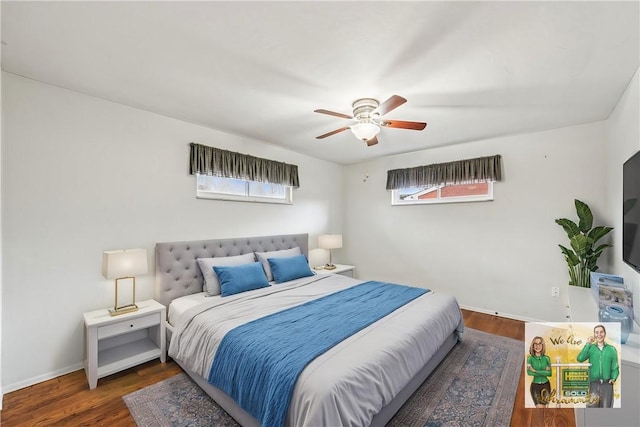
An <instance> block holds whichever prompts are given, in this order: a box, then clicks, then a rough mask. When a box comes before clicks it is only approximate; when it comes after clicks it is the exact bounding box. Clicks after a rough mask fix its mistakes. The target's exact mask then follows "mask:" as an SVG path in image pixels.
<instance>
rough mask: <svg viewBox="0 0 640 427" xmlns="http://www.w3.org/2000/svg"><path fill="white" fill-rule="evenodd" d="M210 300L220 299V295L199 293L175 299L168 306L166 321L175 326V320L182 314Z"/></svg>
mask: <svg viewBox="0 0 640 427" xmlns="http://www.w3.org/2000/svg"><path fill="white" fill-rule="evenodd" d="M211 298H221V297H220V295H215V296H208V294H207V293H206V292H200V293H197V294H191V295H186V296H183V297H180V298H176V299H174V300H173V301H171V304H169V312H168V314H167V321H168V322H169V324H171V325H175V324H176V323H175V322H176V321H177V319H179V318H180V316H182V314H184V312H185V311H187V310H189V309H190V308H192V307H195V306H197V305H199V304H202V303H203V302H206V301H211Z"/></svg>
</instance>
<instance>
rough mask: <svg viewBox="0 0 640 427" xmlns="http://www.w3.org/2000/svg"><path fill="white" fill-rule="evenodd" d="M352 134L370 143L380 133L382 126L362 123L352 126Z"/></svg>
mask: <svg viewBox="0 0 640 427" xmlns="http://www.w3.org/2000/svg"><path fill="white" fill-rule="evenodd" d="M351 132H353V134H354V135H355V136H356V138H358V139H360V140H362V141H368V140H370V139H371V138H373V137H374V136H376V135H378V134H379V133H380V126H378V125H377V124H375V123H372V122H360V123H357V124H355V125H353V126H351Z"/></svg>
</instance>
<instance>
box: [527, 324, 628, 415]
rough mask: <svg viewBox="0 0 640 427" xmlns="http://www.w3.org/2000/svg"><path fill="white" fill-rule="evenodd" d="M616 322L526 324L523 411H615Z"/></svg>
mask: <svg viewBox="0 0 640 427" xmlns="http://www.w3.org/2000/svg"><path fill="white" fill-rule="evenodd" d="M620 334H621V331H620V324H619V323H617V322H611V323H592V322H581V323H535V322H529V323H527V324H526V325H525V346H526V349H525V352H526V356H525V369H526V377H525V378H526V379H525V389H526V393H525V407H527V408H574V407H575V408H619V407H620V389H621V388H620V384H621V371H620V363H621V361H620Z"/></svg>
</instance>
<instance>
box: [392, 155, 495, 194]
mask: <svg viewBox="0 0 640 427" xmlns="http://www.w3.org/2000/svg"><path fill="white" fill-rule="evenodd" d="M473 181H502V158H501V156H500V155H499V154H498V155H495V156H489V157H477V158H475V159H466V160H458V161H455V162H447V163H435V164H432V165H426V166H416V167H414V168H408V169H393V170H390V171H387V190H397V189H399V188H408V187H422V186H427V185H441V184H457V183H463V182H473Z"/></svg>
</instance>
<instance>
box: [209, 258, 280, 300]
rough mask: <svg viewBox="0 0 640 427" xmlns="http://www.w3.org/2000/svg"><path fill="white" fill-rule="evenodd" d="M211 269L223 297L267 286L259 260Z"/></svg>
mask: <svg viewBox="0 0 640 427" xmlns="http://www.w3.org/2000/svg"><path fill="white" fill-rule="evenodd" d="M213 271H215V272H216V274H217V275H218V279H219V280H220V295H221V296H223V297H226V296H229V295H234V294H238V293H240V292H245V291H251V290H254V289H259V288H266V287H267V286H269V282H267V276H265V275H264V270H263V269H262V264H260V263H259V262H251V263H249V264H242V265H234V266H214V267H213Z"/></svg>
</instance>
